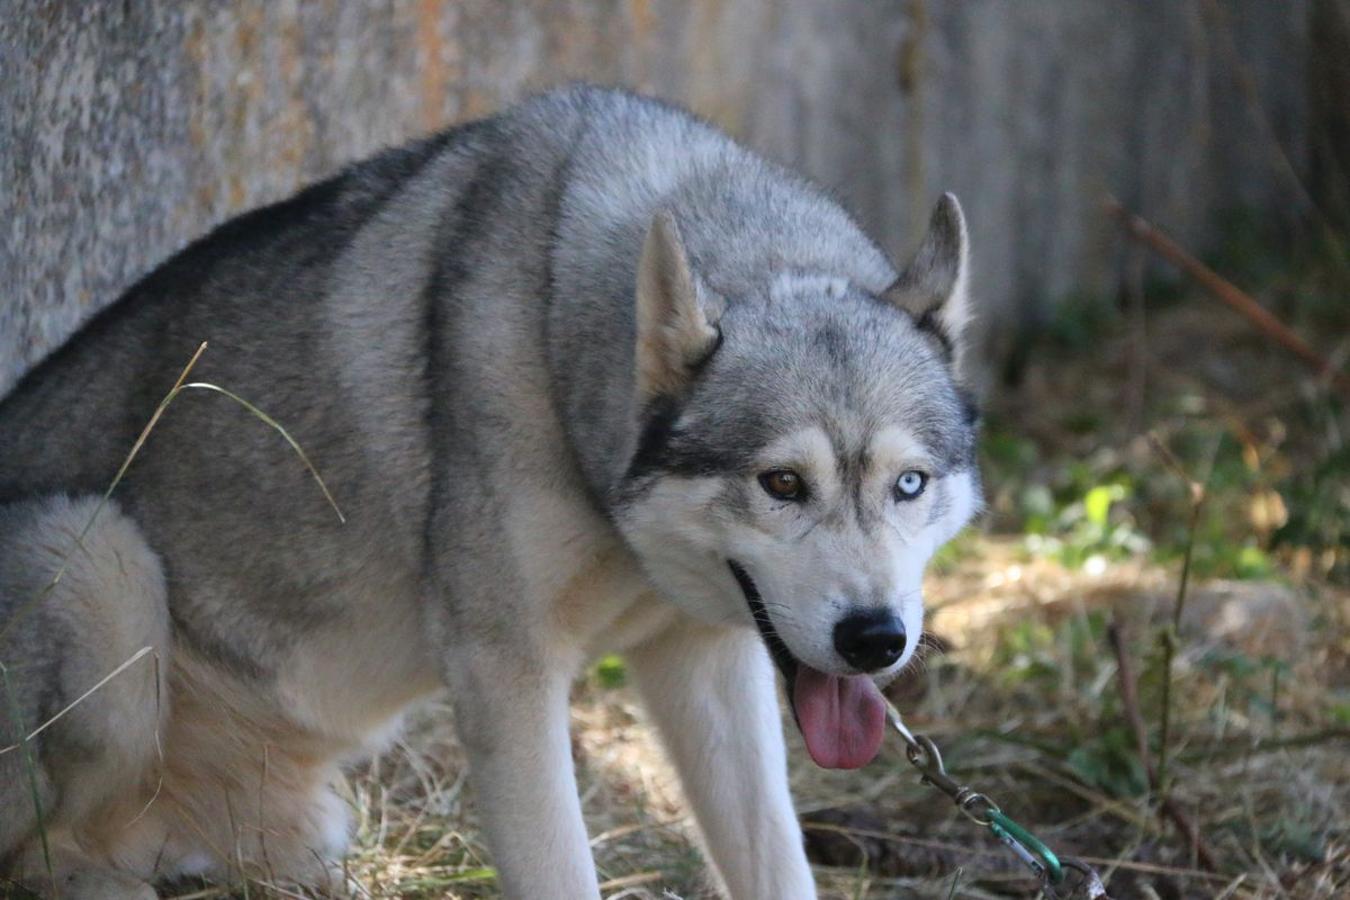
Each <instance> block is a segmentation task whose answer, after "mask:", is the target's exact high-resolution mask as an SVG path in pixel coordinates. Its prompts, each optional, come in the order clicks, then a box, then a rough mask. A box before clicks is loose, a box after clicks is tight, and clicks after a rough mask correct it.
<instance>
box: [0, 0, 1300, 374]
mask: <svg viewBox="0 0 1350 900" xmlns="http://www.w3.org/2000/svg"><path fill="white" fill-rule="evenodd" d="M1305 6H1306V0H1290V2H1281V3H1270V2H1267V0H1228V2H1222V3H1221V4H1220V3H1218V2H1216V0H1139V2H1133V3H1124V2H1120V0H1075V2H1071V3H1070V2H1063V0H1019V2H1015V3H1014V2H1007V0H950V2H942V0H778V2H773V0H695V2H684V0H669V2H663V0H626V2H624V0H567V2H563V0H559V2H547V0H530V2H511V3H507V2H500V0H462V2H456V0H387V2H360V3H356V2H344V0H303V2H302V0H239V2H232V3H224V2H206V0H197V2H190V0H179V2H170V0H135V2H111V0H108V2H91V0H66V2H53V0H0V223H3V226H0V286H2V287H0V290H3V295H0V391H3V390H4V389H5V388H6V387H7V386H8V384H9V383H10V382H11V381H12V379H13V378H15V377H17V375H18V374H19V372H20V371H21V370H22V369H23V368H24V367H25V366H26V365H28V364H30V363H31V362H32V361H33V360H35V359H36V358H38V357H39V356H40V355H42V354H44V353H45V352H47V351H48V350H50V349H51V348H52V347H53V346H54V345H55V344H57V343H59V342H60V341H61V340H62V339H63V338H64V337H65V336H66V335H68V334H69V333H70V332H71V331H72V330H73V329H74V328H75V327H76V325H77V324H78V323H79V322H80V321H82V320H83V319H84V318H85V317H87V316H88V315H89V314H90V313H91V312H93V311H94V310H95V309H97V308H98V307H99V306H100V305H101V304H104V303H107V302H109V301H110V300H112V299H113V298H115V297H116V296H117V294H118V293H119V291H121V290H122V289H123V288H124V287H126V286H127V285H128V284H129V283H130V282H131V281H132V280H134V279H135V278H136V277H137V276H138V275H140V274H141V273H143V272H144V271H146V270H147V269H148V268H149V267H151V266H153V265H154V263H155V262H157V261H158V260H160V259H162V258H163V257H165V256H166V255H168V254H169V253H171V252H172V251H173V250H175V249H176V248H178V247H180V246H182V245H183V244H184V243H185V242H186V241H188V240H189V239H191V238H192V237H194V236H197V235H199V234H201V233H202V232H203V231H205V230H206V229H208V228H209V227H210V226H212V225H214V224H216V223H218V222H220V221H221V220H223V219H225V218H227V217H228V216H230V215H232V214H234V213H236V212H239V211H241V210H244V209H246V208H248V207H251V206H255V205H258V204H261V203H264V202H267V201H271V200H275V199H278V198H280V197H283V196H285V195H286V194H288V193H290V192H292V191H293V190H294V189H296V188H297V187H298V186H300V185H302V184H304V183H306V182H308V181H311V180H314V179H316V178H318V177H320V176H322V175H324V174H326V173H329V172H331V171H333V170H334V169H335V168H337V167H338V166H340V165H341V164H342V163H344V162H347V161H349V160H352V159H356V158H358V157H361V156H363V155H365V154H368V153H371V152H372V151H374V150H376V149H378V148H380V147H382V146H385V145H388V144H393V143H397V142H399V141H402V140H404V139H406V138H408V137H411V136H414V135H418V134H421V133H424V132H427V131H431V130H433V129H436V128H439V127H440V126H442V125H444V124H447V123H450V122H453V121H456V120H459V119H464V118H468V117H472V116H477V115H481V114H483V113H486V112H489V111H491V110H493V109H496V108H497V107H498V106H500V105H502V104H504V103H506V102H509V101H510V100H512V99H514V98H516V97H518V96H520V95H521V94H522V93H523V92H525V91H528V90H530V89H533V88H538V87H542V86H546V85H549V84H552V83H556V82H559V81H565V80H569V79H573V78H588V79H592V80H597V81H603V82H620V83H624V84H628V85H631V86H634V87H637V88H639V89H642V90H645V91H649V92H652V93H656V94H660V95H662V96H666V97H669V98H672V99H675V100H679V101H682V102H684V103H687V104H688V105H691V106H692V107H693V108H694V109H695V110H697V111H699V112H701V113H703V114H704V115H706V116H708V117H710V118H712V119H713V120H715V121H717V122H718V123H720V124H722V125H723V126H725V127H727V128H728V129H729V130H731V131H732V132H733V133H735V134H736V135H738V136H740V137H742V138H744V139H745V140H747V141H748V142H749V143H750V144H752V145H753V146H755V147H757V148H758V149H760V150H762V151H764V152H766V153H767V154H769V155H771V156H773V157H776V158H779V159H782V160H784V161H786V162H789V163H794V164H798V165H800V166H801V167H803V168H804V169H805V170H806V171H807V172H809V173H810V174H812V175H814V176H815V177H817V178H818V179H820V180H822V181H823V182H824V183H826V184H827V185H829V186H831V187H832V188H834V189H835V190H836V191H837V192H838V193H839V195H840V196H841V197H843V198H844V200H845V201H847V202H848V203H849V204H850V205H851V206H852V208H853V209H855V210H856V211H857V212H858V214H859V215H860V216H861V217H862V219H863V220H864V222H865V223H866V224H867V225H868V226H869V227H871V228H872V229H874V230H875V232H876V233H877V234H878V235H879V236H880V237H881V238H882V239H883V241H884V242H885V243H886V244H887V245H888V246H890V247H891V248H892V249H893V250H895V251H897V252H898V251H900V250H901V249H902V248H904V247H905V246H907V245H908V244H909V243H910V242H911V241H912V240H913V238H914V236H915V231H916V229H917V228H918V227H919V222H918V220H919V219H920V218H921V217H922V215H923V214H924V213H926V210H927V208H928V206H929V205H930V204H931V203H932V201H933V200H934V199H935V197H936V195H937V193H938V192H939V191H941V190H944V189H952V190H955V191H957V192H958V193H959V194H960V196H961V197H962V199H963V201H964V202H965V205H966V208H967V212H968V215H969V217H970V219H971V223H972V227H973V242H974V250H975V258H976V264H977V270H978V280H977V282H976V286H977V290H978V291H979V292H980V294H981V295H983V297H984V299H986V300H987V301H988V302H989V303H990V304H991V312H990V314H989V315H988V316H987V317H986V325H987V327H989V328H990V329H991V331H992V332H993V333H994V334H995V336H997V335H998V334H999V333H1002V332H1006V330H1007V326H1009V325H1010V324H1012V323H1017V322H1024V321H1028V320H1031V321H1034V319H1035V316H1036V314H1037V312H1038V311H1040V310H1044V309H1045V308H1046V305H1047V304H1048V303H1049V302H1051V301H1052V300H1054V299H1056V298H1060V297H1062V296H1064V295H1067V294H1069V293H1071V292H1073V291H1076V290H1088V291H1101V290H1103V289H1107V288H1109V287H1110V286H1111V285H1112V284H1113V283H1114V278H1115V271H1116V266H1117V257H1118V256H1119V250H1118V246H1117V244H1116V241H1115V239H1114V235H1113V233H1112V232H1111V230H1110V228H1109V226H1107V225H1106V224H1105V223H1104V222H1103V221H1102V220H1101V217H1100V215H1099V214H1098V211H1097V207H1098V202H1099V198H1100V195H1101V193H1102V192H1103V191H1105V190H1111V191H1113V192H1115V193H1116V194H1118V195H1119V196H1121V197H1122V199H1124V200H1125V201H1127V202H1128V203H1130V204H1131V205H1134V206H1137V207H1140V208H1142V209H1143V210H1144V211H1145V212H1147V213H1148V214H1150V215H1152V216H1154V217H1156V218H1157V219H1158V220H1159V221H1161V222H1163V223H1166V224H1167V225H1168V226H1169V227H1171V228H1173V229H1174V230H1175V231H1176V232H1178V233H1179V234H1180V235H1181V236H1182V237H1183V238H1185V239H1186V240H1188V241H1192V242H1196V243H1199V244H1200V245H1202V246H1203V244H1204V243H1205V241H1206V240H1207V239H1208V237H1209V236H1210V235H1212V224H1213V222H1214V216H1215V213H1216V212H1218V211H1219V210H1221V209H1223V208H1225V207H1230V206H1237V205H1245V206H1254V207H1257V208H1260V209H1266V210H1270V211H1271V212H1272V214H1280V215H1283V214H1284V213H1285V212H1286V211H1288V210H1289V209H1290V208H1291V205H1292V204H1294V203H1296V200H1295V192H1293V191H1291V190H1290V186H1289V185H1288V183H1287V182H1286V181H1284V180H1282V175H1281V172H1280V170H1279V168H1278V166H1277V165H1275V163H1274V162H1273V160H1274V159H1275V157H1274V156H1273V148H1274V146H1275V144H1274V143H1273V142H1274V141H1278V142H1279V144H1280V145H1281V146H1282V147H1283V149H1284V152H1285V153H1286V154H1287V156H1288V158H1289V159H1290V160H1292V162H1293V165H1294V166H1295V168H1300V167H1302V166H1303V165H1304V158H1305V157H1306V155H1307V152H1306V147H1305V144H1306V140H1305V132H1306V118H1307V116H1306V112H1305V110H1306V105H1307V104H1306V102H1305V93H1306V90H1307V84H1306V72H1305V70H1306V65H1305V59H1306V45H1307V43H1308V38H1307V33H1306V32H1307V26H1306V20H1307V11H1306V9H1305ZM1239 61H1240V62H1241V68H1239V67H1237V66H1236V63H1238V62H1239ZM1239 76H1241V78H1247V79H1248V81H1249V83H1250V85H1251V89H1250V90H1249V91H1246V92H1244V90H1243V88H1242V85H1243V82H1242V81H1241V80H1240V77H1239ZM1252 101H1256V103H1257V104H1258V106H1259V107H1260V108H1262V109H1263V110H1264V114H1262V115H1256V114H1254V110H1253V106H1252Z"/></svg>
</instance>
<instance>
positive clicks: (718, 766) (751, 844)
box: [628, 621, 816, 900]
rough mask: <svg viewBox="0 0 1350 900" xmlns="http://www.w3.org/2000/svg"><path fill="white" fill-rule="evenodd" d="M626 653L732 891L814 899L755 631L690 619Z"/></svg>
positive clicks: (739, 896) (780, 899) (770, 682)
mask: <svg viewBox="0 0 1350 900" xmlns="http://www.w3.org/2000/svg"><path fill="white" fill-rule="evenodd" d="M628 660H629V665H630V667H631V668H632V669H633V670H634V674H635V677H636V679H637V682H638V686H639V688H640V689H641V691H642V693H643V698H644V700H645V701H646V704H647V707H648V709H649V710H650V711H651V714H652V716H653V717H654V718H655V720H656V723H657V726H658V727H659V728H660V730H661V733H662V736H663V738H664V739H665V743H666V746H667V748H668V749H669V750H670V753H671V756H672V757H673V759H674V762H675V766H676V768H677V769H678V770H679V773H680V780H681V782H682V783H683V785H684V789H685V794H686V795H687V796H688V798H689V802H690V803H691V804H692V805H693V807H694V813H695V815H696V817H697V818H698V823H699V828H700V829H701V831H702V832H703V837H704V842H705V844H706V845H707V852H708V853H709V854H710V855H711V856H712V860H713V862H714V864H715V865H716V867H717V869H718V872H719V874H720V875H721V876H722V880H723V882H724V884H725V886H726V889H727V891H728V893H729V894H730V895H731V897H733V898H735V900H764V898H775V900H802V898H808V900H809V898H813V897H815V896H816V888H815V882H814V880H813V879H812V877H811V870H810V867H809V866H808V865H807V862H806V853H805V850H804V849H803V846H802V834H801V828H800V826H799V825H798V823H797V816H796V813H795V811H794V810H793V808H792V798H791V796H790V795H789V794H788V781H787V753H786V751H785V749H784V745H783V729H782V724H781V721H780V719H779V714H778V696H777V692H776V691H775V690H774V674H773V667H772V664H771V663H770V661H769V657H768V654H767V653H766V652H765V651H764V648H763V646H762V645H761V644H760V642H759V639H758V637H757V636H756V635H755V633H754V632H753V631H751V630H749V629H739V628H713V627H708V626H704V625H699V624H695V623H692V622H689V621H684V622H681V623H679V624H677V625H675V626H673V627H671V628H669V629H667V630H666V631H665V632H663V633H662V634H660V635H658V636H657V637H655V638H654V639H652V640H650V641H648V642H647V643H645V644H643V645H642V646H640V647H638V648H636V649H635V650H634V651H633V652H632V653H631V654H630V655H629V656H628Z"/></svg>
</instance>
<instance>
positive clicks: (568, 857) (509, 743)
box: [450, 646, 600, 900]
mask: <svg viewBox="0 0 1350 900" xmlns="http://www.w3.org/2000/svg"><path fill="white" fill-rule="evenodd" d="M457 657H458V658H457V659H456V660H453V661H452V662H451V665H450V682H451V688H452V690H453V692H454V695H455V696H454V702H455V724H456V729H457V730H458V732H459V735H460V740H461V742H462V743H463V744H464V746H465V747H466V748H467V750H468V755H469V769H470V777H471V779H472V782H473V786H474V790H475V793H476V794H477V799H478V808H479V811H480V813H481V815H482V818H483V823H484V826H485V831H486V833H487V839H488V847H489V848H490V849H491V851H492V855H493V860H494V862H495V863H496V866H497V872H498V879H499V883H500V885H501V889H502V893H503V894H504V895H505V896H506V897H510V898H518V900H535V898H539V897H567V898H573V897H577V898H585V897H597V896H599V894H600V888H599V886H598V884H597V882H596V877H595V864H594V862H593V861H592V857H591V850H590V844H589V842H588V841H587V839H586V826H585V823H584V822H583V821H582V817H581V801H580V800H579V798H578V796H577V786H576V777H575V775H574V773H573V769H572V749H571V741H570V737H569V733H568V687H569V684H570V681H571V675H572V669H571V668H570V667H568V666H565V665H557V666H554V667H549V666H547V665H544V664H541V661H540V658H539V657H537V656H536V657H532V658H529V657H528V656H527V655H526V654H522V653H520V652H518V651H516V650H513V649H511V648H507V647H502V646H494V647H491V648H475V649H474V650H472V651H469V652H466V653H463V654H457Z"/></svg>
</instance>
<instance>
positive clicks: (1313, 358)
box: [1105, 196, 1350, 399]
mask: <svg viewBox="0 0 1350 900" xmlns="http://www.w3.org/2000/svg"><path fill="white" fill-rule="evenodd" d="M1105 207H1106V212H1107V214H1108V215H1110V216H1111V217H1112V218H1114V219H1116V220H1117V221H1119V222H1120V223H1121V225H1122V226H1124V228H1125V233H1126V234H1127V235H1129V236H1130V237H1131V238H1133V239H1134V240H1136V241H1138V242H1139V243H1141V244H1143V245H1144V246H1146V247H1148V248H1149V249H1150V250H1153V251H1154V252H1155V253H1157V254H1158V255H1159V256H1161V257H1162V258H1163V259H1166V260H1167V261H1168V262H1170V263H1172V265H1174V266H1176V267H1177V268H1178V269H1181V271H1183V272H1185V273H1186V274H1187V275H1189V276H1190V277H1191V278H1193V279H1194V280H1195V281H1196V282H1197V283H1198V284H1199V285H1200V286H1201V287H1202V288H1204V289H1205V290H1206V291H1207V292H1208V293H1209V294H1210V295H1211V296H1213V297H1214V298H1215V299H1216V300H1219V301H1221V302H1222V303H1225V304H1227V305H1228V306H1229V307H1231V308H1232V309H1234V310H1236V311H1237V312H1239V313H1241V314H1242V315H1243V316H1244V317H1245V318H1246V319H1247V321H1249V322H1251V323H1252V324H1253V325H1255V326H1256V327H1257V328H1258V329H1259V330H1260V331H1261V332H1262V333H1263V334H1265V335H1266V336H1267V337H1269V338H1270V339H1271V340H1273V341H1275V342H1276V343H1278V344H1280V345H1281V346H1283V347H1284V348H1285V349H1286V350H1288V351H1289V352H1291V353H1293V354H1294V355H1295V356H1297V357H1298V358H1299V359H1301V360H1303V362H1304V363H1306V364H1307V365H1308V367H1309V368H1310V369H1312V370H1313V372H1314V373H1315V374H1316V375H1317V377H1318V378H1321V379H1324V380H1325V381H1326V382H1327V383H1328V384H1329V385H1330V386H1332V387H1334V388H1335V389H1336V391H1337V392H1339V393H1340V394H1341V395H1342V396H1343V397H1345V398H1346V399H1350V375H1346V374H1345V373H1344V372H1341V371H1339V370H1338V369H1337V368H1336V367H1335V366H1333V365H1332V364H1331V363H1330V362H1329V361H1327V360H1326V359H1324V358H1323V357H1322V355H1321V354H1320V353H1318V352H1317V351H1316V350H1314V349H1313V348H1312V347H1310V346H1308V345H1307V344H1306V343H1305V342H1304V340H1303V339H1302V338H1301V337H1299V336H1298V335H1297V334H1295V333H1294V332H1293V331H1292V330H1291V329H1290V328H1289V326H1287V325H1285V324H1284V323H1283V322H1281V321H1280V320H1279V319H1277V318H1275V316H1273V315H1272V314H1271V313H1270V312H1269V311H1268V310H1266V308H1265V307H1264V306H1262V305H1261V304H1260V303H1257V302H1256V301H1255V300H1253V299H1252V297H1251V295H1250V294H1248V293H1247V292H1246V291H1244V290H1242V289H1241V288H1239V287H1238V286H1237V285H1235V284H1233V283H1232V282H1231V281H1229V280H1227V279H1226V278H1224V277H1223V276H1221V275H1219V274H1218V273H1217V272H1215V271H1214V270H1213V269H1211V268H1210V267H1209V266H1207V265H1205V264H1204V263H1202V262H1201V261H1200V260H1198V259H1196V258H1195V257H1194V256H1192V255H1191V254H1190V253H1188V252H1186V251H1185V250H1184V249H1182V247H1181V245H1179V244H1177V242H1176V241H1174V240H1172V239H1171V238H1169V237H1168V236H1167V235H1165V234H1163V233H1162V232H1161V231H1159V230H1158V229H1157V228H1156V227H1154V226H1153V225H1152V224H1151V223H1149V222H1148V221H1147V220H1145V219H1143V218H1141V217H1140V216H1138V215H1135V214H1134V213H1132V212H1130V211H1129V210H1127V209H1125V207H1123V206H1121V205H1120V203H1119V202H1117V201H1116V199H1115V198H1114V197H1111V196H1107V198H1106V201H1105Z"/></svg>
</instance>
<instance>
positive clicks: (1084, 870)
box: [886, 701, 1110, 900]
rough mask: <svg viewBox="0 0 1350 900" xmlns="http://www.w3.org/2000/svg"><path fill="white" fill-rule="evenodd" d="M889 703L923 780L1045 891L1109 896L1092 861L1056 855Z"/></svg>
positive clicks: (1063, 896)
mask: <svg viewBox="0 0 1350 900" xmlns="http://www.w3.org/2000/svg"><path fill="white" fill-rule="evenodd" d="M886 707H887V710H888V712H889V717H890V721H891V726H892V727H893V728H895V730H896V732H897V733H898V734H899V735H900V737H901V738H903V739H904V741H905V757H906V758H907V759H908V760H909V763H910V765H912V766H914V768H916V769H918V770H919V772H920V773H921V774H922V776H923V778H922V781H923V783H924V784H929V785H932V786H933V787H935V788H937V789H938V790H940V791H942V793H944V794H946V795H947V796H948V797H950V798H951V799H952V802H953V803H955V804H956V808H957V809H959V810H961V813H962V814H963V815H964V816H965V817H966V818H967V819H970V821H972V822H974V823H975V824H976V825H982V826H984V827H985V828H988V829H989V831H990V833H991V834H993V835H994V837H996V838H998V839H999V841H1001V842H1002V843H1003V844H1004V846H1006V847H1007V848H1008V849H1009V850H1011V851H1012V852H1013V853H1014V854H1015V855H1016V856H1017V858H1018V859H1020V860H1021V861H1022V862H1023V864H1025V865H1026V866H1027V868H1029V869H1031V871H1032V872H1034V873H1035V874H1036V878H1037V880H1038V881H1040V883H1041V891H1042V893H1043V894H1044V895H1045V896H1046V897H1047V898H1049V900H1068V898H1070V897H1072V896H1074V895H1075V894H1076V893H1078V892H1080V891H1081V892H1082V894H1083V896H1085V897H1087V898H1088V900H1110V898H1109V897H1107V894H1106V887H1105V885H1103V884H1102V880H1101V877H1100V876H1098V875H1097V872H1096V871H1095V870H1094V869H1093V868H1092V867H1091V866H1089V865H1088V864H1087V863H1085V862H1083V861H1082V860H1080V859H1076V858H1074V857H1067V856H1066V857H1061V856H1058V855H1056V854H1055V852H1054V851H1053V850H1051V849H1050V848H1049V847H1048V846H1046V845H1045V843H1043V842H1042V841H1041V840H1040V838H1038V837H1036V835H1034V834H1032V833H1031V832H1030V831H1028V830H1027V829H1025V828H1023V827H1022V826H1021V825H1019V824H1018V823H1017V822H1015V821H1013V820H1012V819H1011V818H1010V817H1009V816H1008V815H1007V814H1005V813H1004V812H1003V810H1002V809H1000V808H999V806H998V804H997V803H995V802H994V801H993V800H990V799H989V798H988V797H987V796H985V795H984V794H982V793H980V792H979V791H977V790H975V789H974V788H972V787H970V786H968V785H964V784H961V783H960V782H959V781H957V780H956V779H955V778H953V777H952V776H951V775H949V774H948V773H947V769H946V767H944V766H943V764H942V754H941V753H940V752H938V748H937V745H936V744H934V743H933V741H932V739H931V738H929V737H928V736H927V735H924V734H914V733H913V732H912V731H910V730H909V728H908V727H906V725H905V721H904V719H902V718H900V712H899V710H897V709H896V708H895V707H894V706H893V705H892V704H891V703H890V702H889V701H887V703H886ZM1069 871H1073V872H1075V873H1077V877H1076V878H1075V877H1072V876H1070V875H1069V874H1068V872H1069Z"/></svg>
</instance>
